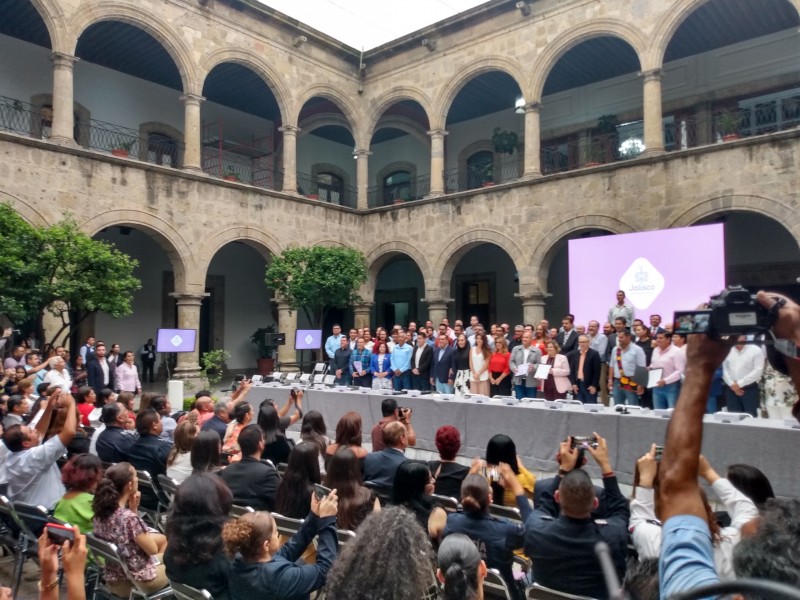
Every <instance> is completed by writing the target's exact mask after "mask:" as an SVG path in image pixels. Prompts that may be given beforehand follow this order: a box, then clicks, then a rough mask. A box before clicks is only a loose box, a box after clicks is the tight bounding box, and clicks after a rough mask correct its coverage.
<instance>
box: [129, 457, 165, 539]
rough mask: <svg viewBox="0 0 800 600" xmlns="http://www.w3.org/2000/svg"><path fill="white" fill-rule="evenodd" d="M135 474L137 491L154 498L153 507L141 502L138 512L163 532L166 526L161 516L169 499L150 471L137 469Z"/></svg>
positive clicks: (163, 515) (163, 514)
mask: <svg viewBox="0 0 800 600" xmlns="http://www.w3.org/2000/svg"><path fill="white" fill-rule="evenodd" d="M136 476H137V477H138V478H139V491H140V492H142V496H143V497H146V498H148V499H154V500H155V508H152V506H145V503H144V502H142V503H141V504H139V512H140V513H142V518H143V519H144V520H145V521H148V522H149V523H150V524H151V525H152V526H153V527H155V528H156V529H158V530H159V531H160V532H162V533H164V530H165V529H166V527H165V524H164V522H163V518H162V517H165V516H166V511H167V509H168V508H169V501H168V500H167V499H166V498H165V497H164V494H162V493H161V490H160V489H159V487H158V486H157V485H156V483H155V482H154V481H153V478H152V477H151V476H150V473H148V472H147V471H139V470H137V471H136Z"/></svg>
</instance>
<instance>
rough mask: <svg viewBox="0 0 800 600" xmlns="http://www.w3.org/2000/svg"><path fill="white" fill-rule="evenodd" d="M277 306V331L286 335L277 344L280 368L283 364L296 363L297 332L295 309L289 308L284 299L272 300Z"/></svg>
mask: <svg viewBox="0 0 800 600" xmlns="http://www.w3.org/2000/svg"><path fill="white" fill-rule="evenodd" d="M273 302H275V304H276V305H277V306H278V323H277V326H278V333H283V334H285V335H286V343H285V344H284V345H283V346H278V362H279V363H280V364H281V368H283V367H284V366H285V365H295V364H297V351H296V350H295V349H294V338H295V334H296V333H297V311H293V310H291V309H290V308H289V303H288V302H286V301H284V300H273Z"/></svg>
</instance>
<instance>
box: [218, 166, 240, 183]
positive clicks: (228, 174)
mask: <svg viewBox="0 0 800 600" xmlns="http://www.w3.org/2000/svg"><path fill="white" fill-rule="evenodd" d="M222 178H223V179H224V180H225V181H239V176H238V175H237V174H236V171H234V169H233V166H231V165H228V168H227V169H226V170H225V175H223V176H222Z"/></svg>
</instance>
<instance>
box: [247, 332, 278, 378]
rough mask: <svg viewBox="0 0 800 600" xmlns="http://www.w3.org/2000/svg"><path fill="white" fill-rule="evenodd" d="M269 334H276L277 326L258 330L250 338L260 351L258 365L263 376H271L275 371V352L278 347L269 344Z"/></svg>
mask: <svg viewBox="0 0 800 600" xmlns="http://www.w3.org/2000/svg"><path fill="white" fill-rule="evenodd" d="M268 333H276V331H275V325H267V326H266V327H261V328H260V329H256V330H255V332H254V333H253V335H251V336H250V341H251V342H253V343H254V344H255V345H256V349H257V351H258V358H257V359H256V363H257V364H258V372H259V373H260V374H261V375H269V374H270V373H272V371H273V370H274V369H275V351H276V350H277V349H278V347H277V346H273V345H272V344H268V343H267V336H266V334H268Z"/></svg>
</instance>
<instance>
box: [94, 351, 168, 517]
mask: <svg viewBox="0 0 800 600" xmlns="http://www.w3.org/2000/svg"><path fill="white" fill-rule="evenodd" d="M98 354H99V351H98ZM98 358H99V356H98ZM94 362H97V361H96V360H95V361H94ZM162 431H163V429H162V426H161V415H159V414H158V412H156V411H155V409H152V408H145V409H144V410H140V411H139V414H138V415H136V433H138V434H139V439H137V440H136V441H135V442H134V443H133V445H132V446H131V447H130V450H128V462H129V463H131V464H132V465H133V467H134V468H135V469H136V470H137V471H147V472H148V473H149V474H150V477H152V478H153V485H155V486H156V488H158V487H159V485H158V476H159V475H166V474H167V456H169V451H170V450H171V449H172V444H171V443H169V442H166V441H164V440H162V439H161V437H160V436H161V432H162ZM141 492H142V506H145V507H147V508H150V509H155V508H156V507H157V506H158V498H156V497H155V496H153V494H152V492H151V491H150V490H148V489H147V488H144V489H142V490H141Z"/></svg>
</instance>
